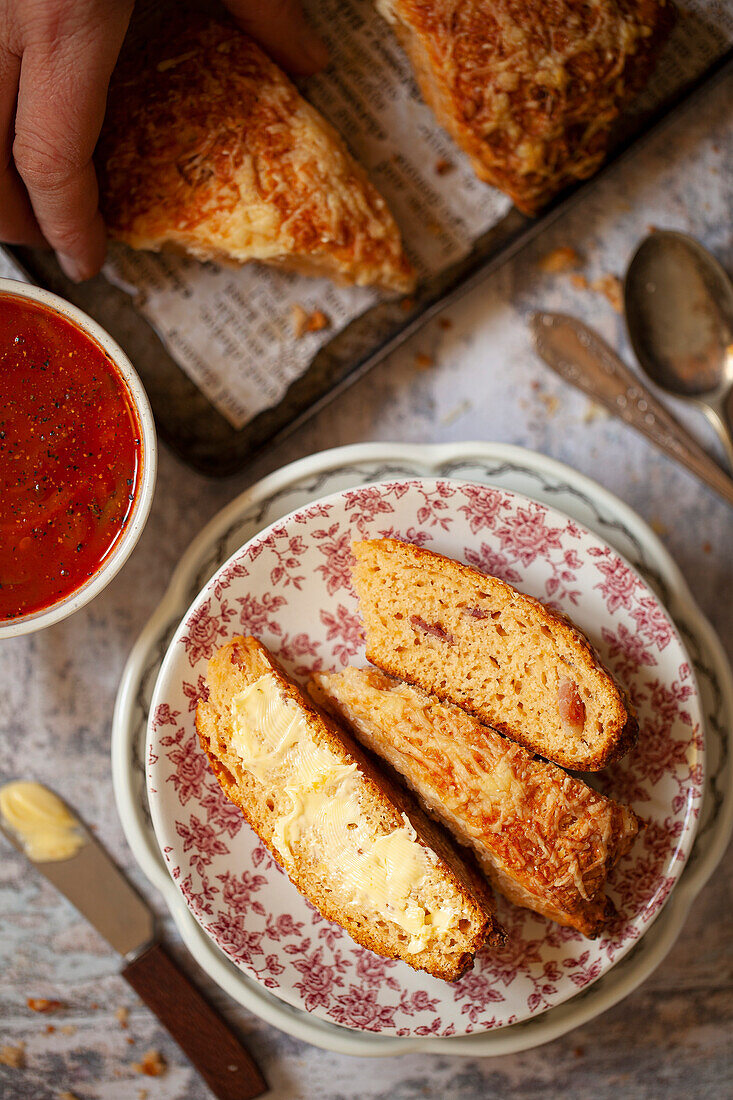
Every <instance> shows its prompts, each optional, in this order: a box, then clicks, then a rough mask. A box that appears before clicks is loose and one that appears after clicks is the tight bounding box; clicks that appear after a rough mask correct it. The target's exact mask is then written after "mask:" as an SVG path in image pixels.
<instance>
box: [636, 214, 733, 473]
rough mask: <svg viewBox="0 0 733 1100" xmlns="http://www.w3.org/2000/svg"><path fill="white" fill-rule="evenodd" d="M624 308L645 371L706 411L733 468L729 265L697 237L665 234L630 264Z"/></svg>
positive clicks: (642, 246)
mask: <svg viewBox="0 0 733 1100" xmlns="http://www.w3.org/2000/svg"><path fill="white" fill-rule="evenodd" d="M624 309H625V313H626V325H627V328H628V333H629V339H630V340H631V344H632V347H633V349H634V351H635V353H636V356H637V358H638V360H639V363H640V364H641V366H642V368H643V370H644V371H645V372H646V374H647V375H648V376H649V378H651V380H652V381H653V382H655V383H656V385H657V386H659V387H660V388H661V389H663V390H666V391H667V392H668V393H670V394H673V395H674V396H675V397H680V398H686V399H687V400H689V401H693V402H694V403H695V404H697V405H698V406H699V407H701V408H702V410H703V412H704V413H705V414H706V416H707V417H708V419H709V420H710V422H711V424H712V425H713V427H714V428H715V430H716V431H717V433H718V435H719V437H720V439H721V442H722V443H723V446H724V448H725V450H726V453H727V456H728V459H729V461H730V463H731V465H732V466H733V438H732V437H731V426H730V423H729V421H728V418H727V415H726V408H725V406H726V398H727V397H728V394H729V392H730V389H731V386H732V385H733V284H732V283H731V281H730V279H729V278H728V275H727V273H726V272H725V270H724V268H723V267H722V266H721V265H720V264H719V263H718V261H717V260H716V259H715V257H714V256H712V255H711V254H710V253H709V252H708V251H707V249H705V248H703V246H702V245H701V244H700V243H699V242H698V241H696V240H694V239H693V238H692V237H688V236H687V235H686V234H684V233H677V232H674V231H672V230H659V231H657V232H655V233H652V234H651V235H650V236H649V237H647V238H646V239H645V240H644V241H642V243H641V244H640V246H639V248H638V249H637V251H636V253H635V254H634V256H633V258H632V260H631V263H630V264H629V268H628V271H627V273H626V280H625V284H624Z"/></svg>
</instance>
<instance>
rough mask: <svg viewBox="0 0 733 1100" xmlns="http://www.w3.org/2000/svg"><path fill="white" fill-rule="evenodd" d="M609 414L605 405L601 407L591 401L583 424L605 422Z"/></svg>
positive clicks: (584, 415)
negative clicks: (596, 421) (595, 421)
mask: <svg viewBox="0 0 733 1100" xmlns="http://www.w3.org/2000/svg"><path fill="white" fill-rule="evenodd" d="M608 415H609V414H608V412H607V411H606V409H604V407H603V405H599V404H598V403H597V402H596V401H589V402H588V408H587V409H586V410H585V413H584V414H583V423H584V424H592V423H593V421H594V420H603V419H606V418H607V417H608Z"/></svg>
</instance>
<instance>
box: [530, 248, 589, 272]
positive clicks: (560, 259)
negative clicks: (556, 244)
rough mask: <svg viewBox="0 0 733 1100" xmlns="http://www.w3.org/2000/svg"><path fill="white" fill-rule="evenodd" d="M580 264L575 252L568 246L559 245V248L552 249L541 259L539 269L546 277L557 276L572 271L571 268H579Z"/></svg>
mask: <svg viewBox="0 0 733 1100" xmlns="http://www.w3.org/2000/svg"><path fill="white" fill-rule="evenodd" d="M580 264H581V259H580V256H579V255H578V253H577V251H576V250H575V249H574V248H571V247H570V246H569V245H561V246H560V248H553V250H552V252H547V253H546V254H545V255H544V256H543V257H542V259H541V260H540V261H539V268H540V271H544V272H545V273H546V274H547V275H558V274H560V273H561V272H563V271H572V270H573V268H576V267H580Z"/></svg>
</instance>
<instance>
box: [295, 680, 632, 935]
mask: <svg viewBox="0 0 733 1100" xmlns="http://www.w3.org/2000/svg"><path fill="white" fill-rule="evenodd" d="M309 691H310V693H311V695H312V697H313V698H314V699H315V701H316V702H317V703H318V704H319V705H320V706H322V707H324V708H326V709H327V710H328V711H329V712H330V713H331V714H333V715H334V716H335V717H336V718H337V719H339V720H340V721H342V722H344V723H347V724H348V726H349V728H350V729H351V730H352V731H353V732H354V733H355V734H356V736H357V737H358V738H359V740H360V741H361V742H362V744H363V745H365V746H366V747H367V748H368V749H371V750H372V751H373V752H374V753H376V754H377V755H378V756H380V757H381V758H382V759H383V760H386V761H387V763H388V764H389V765H391V767H392V768H394V770H395V771H396V772H398V773H399V774H400V775H401V776H402V778H403V779H404V780H405V782H406V783H407V784H408V786H410V787H411V788H412V790H413V791H414V792H415V794H416V795H417V796H418V798H419V800H420V803H421V804H422V806H423V808H424V809H425V810H426V811H427V812H428V813H429V814H431V815H432V816H433V817H434V818H435V819H436V820H437V821H440V822H441V824H443V825H445V826H446V827H447V828H448V829H450V831H451V832H452V833H453V835H454V836H455V838H456V840H458V841H460V843H461V844H465V845H467V846H470V847H472V848H473V850H474V852H475V854H476V856H477V858H478V861H479V864H480V865H481V867H482V869H483V870H484V872H485V874H486V875H487V877H488V878H489V880H490V881H491V883H492V884H493V885H494V886H495V887H496V889H497V890H499V891H500V893H502V894H504V896H505V897H507V898H508V899H509V900H510V901H513V902H514V903H515V904H517V905H521V906H524V907H526V908H528V909H532V910H534V911H535V912H536V913H541V914H542V915H543V916H546V917H549V918H550V919H551V920H555V921H557V922H558V923H559V924H565V925H569V926H571V927H572V928H577V929H578V931H580V932H582V933H583V934H584V935H585V936H589V937H593V936H596V935H598V933H599V932H600V931H601V929H602V928H603V926H604V924H605V923H606V922H607V921H608V919H609V917H610V916H611V915H612V914H613V912H614V908H613V905H612V903H611V901H610V900H609V899H608V898H607V897H606V895H605V890H604V888H605V885H606V878H607V876H608V873H609V871H610V870H611V868H612V867H614V865H615V864H616V863H617V862H618V860H619V859H620V858H621V856H623V855H624V854H625V853H626V852H627V851H628V850H629V848H630V847H631V845H632V843H633V840H634V837H635V836H636V834H637V832H638V828H639V823H638V821H637V818H636V816H635V814H634V812H633V811H632V810H631V809H630V808H629V807H627V806H622V805H620V804H619V803H617V802H613V801H612V800H611V799H610V798H606V797H604V796H603V795H601V794H597V793H596V792H595V791H593V790H591V788H590V787H588V786H587V785H586V784H585V783H583V782H581V780H579V779H575V778H573V777H572V776H570V775H568V774H567V773H566V772H564V771H563V770H562V769H561V768H558V767H557V766H556V765H555V764H549V763H547V762H546V761H544V760H539V759H537V758H536V757H534V756H533V755H532V754H531V753H529V752H527V750H526V749H523V748H522V747H521V746H520V745H515V744H514V743H513V742H512V741H509V740H507V738H505V737H502V736H501V735H500V734H498V733H496V731H495V730H492V729H491V728H490V727H488V726H484V725H482V724H481V723H480V722H479V721H478V719H476V718H474V717H473V716H472V715H470V714H467V713H466V712H465V711H464V710H462V709H461V708H460V707H456V706H453V705H452V704H451V703H441V702H440V700H439V699H437V698H436V697H435V696H434V695H433V696H431V695H427V694H426V693H425V692H422V691H420V690H419V689H418V688H414V687H412V686H411V685H409V684H405V683H402V682H401V681H399V680H394V679H392V678H391V677H389V676H386V675H385V674H384V673H383V672H379V671H378V670H377V669H366V668H347V669H345V670H344V671H343V672H333V673H327V672H326V673H317V674H316V675H315V676H314V678H313V680H312V682H311V683H310V684H309Z"/></svg>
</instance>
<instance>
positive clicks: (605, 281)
mask: <svg viewBox="0 0 733 1100" xmlns="http://www.w3.org/2000/svg"><path fill="white" fill-rule="evenodd" d="M590 285H591V290H595V291H596V292H597V293H598V294H602V295H603V296H604V297H605V298H607V299H608V301H609V302H610V303H611V305H612V306H613V308H614V309H615V310H616V312H617V313H621V312H622V310H623V307H624V295H623V287H622V286H621V280H620V279H619V277H618V275H599V277H598V278H597V279H594V280H593V282H592V283H591V284H590Z"/></svg>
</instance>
